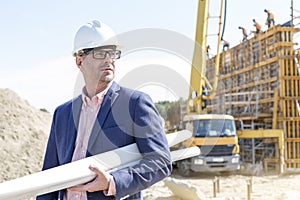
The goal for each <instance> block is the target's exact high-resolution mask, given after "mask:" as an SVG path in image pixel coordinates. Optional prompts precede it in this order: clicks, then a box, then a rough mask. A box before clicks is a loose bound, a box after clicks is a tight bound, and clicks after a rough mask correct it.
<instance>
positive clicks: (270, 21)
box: [264, 9, 275, 28]
mask: <svg viewBox="0 0 300 200" xmlns="http://www.w3.org/2000/svg"><path fill="white" fill-rule="evenodd" d="M264 11H265V13H267V15H268V18H267V21H266V24H267V25H268V28H270V27H271V26H272V25H273V26H274V24H275V20H274V14H273V13H271V11H270V10H267V9H265V10H264Z"/></svg>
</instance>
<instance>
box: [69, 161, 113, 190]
mask: <svg viewBox="0 0 300 200" xmlns="http://www.w3.org/2000/svg"><path fill="white" fill-rule="evenodd" d="M89 168H90V170H91V171H93V172H95V173H96V174H97V176H96V178H95V179H94V180H92V181H91V182H88V183H85V184H81V185H76V186H74V187H70V188H68V190H70V191H76V192H96V191H100V190H104V191H106V190H108V187H109V182H110V176H111V175H110V174H109V173H107V172H105V171H103V170H101V169H98V168H97V167H94V166H90V167H89Z"/></svg>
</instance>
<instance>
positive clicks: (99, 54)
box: [78, 48, 121, 60]
mask: <svg viewBox="0 0 300 200" xmlns="http://www.w3.org/2000/svg"><path fill="white" fill-rule="evenodd" d="M90 53H93V58H95V59H100V60H103V59H105V58H106V55H107V54H108V55H109V58H111V59H113V60H115V59H119V58H120V57H121V51H120V50H113V49H111V50H104V49H98V48H94V49H83V50H81V52H78V56H87V55H89V54H90Z"/></svg>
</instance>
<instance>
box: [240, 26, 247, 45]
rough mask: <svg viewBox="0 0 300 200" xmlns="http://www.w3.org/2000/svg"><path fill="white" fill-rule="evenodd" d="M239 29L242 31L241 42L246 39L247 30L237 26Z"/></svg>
mask: <svg viewBox="0 0 300 200" xmlns="http://www.w3.org/2000/svg"><path fill="white" fill-rule="evenodd" d="M239 29H242V31H243V42H244V41H245V40H247V36H248V34H247V30H246V29H245V28H244V27H241V26H239Z"/></svg>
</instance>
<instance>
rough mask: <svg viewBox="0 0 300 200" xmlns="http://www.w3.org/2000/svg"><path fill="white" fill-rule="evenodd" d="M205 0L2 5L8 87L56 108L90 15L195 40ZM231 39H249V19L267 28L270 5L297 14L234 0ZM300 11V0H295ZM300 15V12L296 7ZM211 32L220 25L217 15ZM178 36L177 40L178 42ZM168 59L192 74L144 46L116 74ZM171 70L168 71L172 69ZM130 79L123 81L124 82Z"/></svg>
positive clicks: (2, 84) (267, 0) (156, 89)
mask: <svg viewBox="0 0 300 200" xmlns="http://www.w3.org/2000/svg"><path fill="white" fill-rule="evenodd" d="M197 2H198V1H197V0H151V1H150V0H111V1H107V0H106V1H103V0H86V1H78V0H72V1H71V0H64V1H62V0H60V1H58V0H52V1H43V0H27V1H21V0H11V1H4V2H2V4H1V8H0V24H1V26H2V27H1V37H0V44H1V48H0V55H1V64H0V75H1V78H0V88H10V89H12V90H14V91H16V92H17V93H18V94H19V95H20V96H21V97H22V98H24V99H26V100H28V101H29V103H31V104H32V105H34V106H35V107H37V108H46V109H48V110H50V111H51V112H52V111H53V110H54V108H55V107H56V106H57V105H59V104H61V103H63V102H65V101H67V100H69V99H71V98H72V97H73V96H74V93H76V92H78V91H75V90H76V89H74V88H76V84H77V82H78V81H77V80H78V78H77V77H78V74H79V72H78V69H77V68H76V66H75V63H74V59H73V58H72V57H71V51H72V46H73V37H74V35H75V33H76V31H77V29H78V28H79V27H80V26H81V25H82V24H84V23H86V22H87V21H90V20H92V19H101V20H102V21H104V22H105V23H106V24H108V25H109V26H110V27H111V28H112V29H113V30H115V32H116V33H117V34H122V33H125V32H128V31H133V30H136V29H141V28H153V29H164V30H168V31H172V32H174V33H179V34H182V35H183V36H185V37H187V38H190V39H191V40H193V39H194V34H195V28H196V14H197ZM219 4H220V1H219V0H211V5H210V15H211V16H215V15H217V14H218V7H219ZM227 6H228V7H227V21H226V29H225V34H224V38H225V39H226V40H228V41H229V42H230V44H231V46H235V45H237V44H238V43H239V42H240V40H241V39H242V34H241V31H240V30H238V29H237V27H238V26H240V25H242V26H244V27H246V28H247V29H248V31H250V30H253V29H254V27H253V24H252V19H253V18H255V19H256V20H257V21H258V22H260V23H261V24H262V25H263V29H266V26H265V25H264V22H265V20H266V14H265V13H264V12H263V10H264V9H265V8H267V9H270V10H271V11H273V12H274V14H275V22H276V24H277V23H280V24H282V23H284V22H286V21H288V20H289V19H290V13H291V11H290V1H289V0H272V1H271V0H251V1H250V0H247V1H246V0H227ZM294 8H295V9H297V10H298V11H299V10H300V0H294ZM294 14H295V15H300V13H299V12H297V11H296V12H295V13H294ZM210 22H211V23H210V27H213V28H211V31H213V29H214V28H216V27H217V21H216V20H210ZM174 42H176V41H174ZM148 64H155V65H163V66H165V67H167V68H169V69H172V70H175V72H176V73H178V74H180V75H181V76H183V77H184V78H185V79H186V81H187V82H188V81H189V72H190V68H189V64H188V63H187V62H186V61H183V60H182V59H178V57H176V56H174V55H168V53H166V52H161V51H155V50H153V49H152V50H150V51H143V52H136V53H134V54H133V53H132V54H130V55H128V56H127V57H126V58H125V59H124V60H122V59H121V60H120V61H118V62H117V63H116V65H117V72H116V73H117V77H116V80H117V81H118V80H122V77H124V76H126V74H127V73H128V71H130V70H133V69H134V67H136V66H141V65H148ZM166 76H168V74H166ZM121 82H122V81H121ZM150 85H151V84H148V85H147V84H146V85H140V86H139V87H138V89H142V90H145V91H146V92H147V91H148V92H149V93H150V95H151V96H152V98H153V100H154V101H158V100H164V99H171V100H174V99H176V98H178V97H179V96H182V95H183V96H184V95H186V94H187V91H186V94H184V92H183V93H182V94H181V93H180V94H178V92H176V91H175V92H174V91H172V90H168V89H166V86H163V85H162V84H155V83H154V84H153V85H152V87H150Z"/></svg>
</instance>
